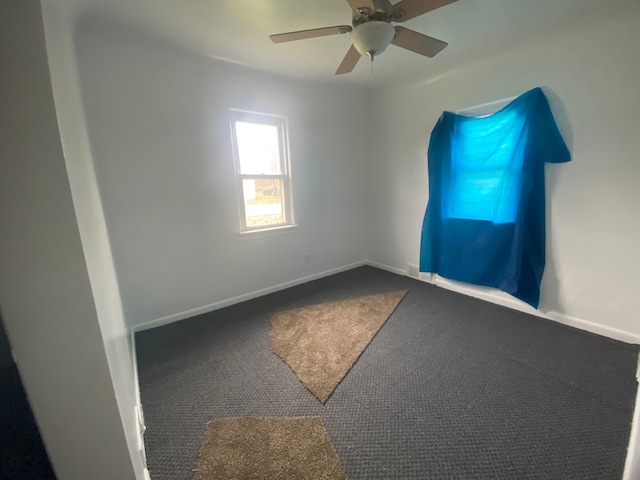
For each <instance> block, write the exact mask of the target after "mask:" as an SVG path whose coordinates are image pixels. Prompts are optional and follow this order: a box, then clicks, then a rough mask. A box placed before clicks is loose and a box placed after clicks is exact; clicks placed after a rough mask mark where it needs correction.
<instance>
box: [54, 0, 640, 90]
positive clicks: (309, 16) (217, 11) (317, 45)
mask: <svg viewBox="0 0 640 480" xmlns="http://www.w3.org/2000/svg"><path fill="white" fill-rule="evenodd" d="M64 1H65V3H66V5H67V6H68V7H69V8H70V9H71V12H72V14H73V16H74V17H75V18H78V19H90V20H91V21H100V22H104V23H106V24H110V25H119V26H120V28H122V27H125V28H132V29H135V30H136V31H138V32H143V33H148V34H149V35H150V36H152V37H153V38H161V39H163V40H164V41H168V42H171V43H175V44H176V45H177V46H180V47H181V48H187V49H188V50H190V51H193V52H195V53H199V54H203V55H206V56H210V57H213V58H220V59H225V60H230V61H233V62H236V63H240V64H245V65H249V66H251V67H254V68H258V69H262V70H268V71H274V72H278V73H281V74H285V75H289V76H294V77H300V78H307V79H309V78H313V79H316V80H321V81H322V80H324V81H331V82H345V83H357V84H367V85H385V84H389V83H391V82H396V81H401V82H403V83H404V82H411V81H418V80H419V81H425V80H427V79H429V78H432V77H435V76H438V75H440V74H442V73H444V72H446V71H447V70H450V69H452V68H456V67H457V66H459V65H461V64H464V63H465V62H470V61H474V60H475V59H477V58H481V57H482V56H486V55H490V54H492V53H495V52H497V51H499V50H500V49H503V48H505V47H506V46H510V45H513V44H516V43H521V42H522V43H524V42H529V41H532V40H535V39H536V38H540V37H543V36H546V35H550V34H553V32H556V31H558V30H560V29H568V28H573V27H574V26H575V25H578V24H581V23H586V22H591V23H594V22H599V21H605V20H606V17H607V16H609V15H621V14H624V12H625V10H626V9H630V8H637V6H638V4H639V3H640V2H639V1H638V0H458V1H457V2H455V3H453V4H450V5H447V6H445V7H442V8H440V9H438V10H435V11H433V12H430V13H428V14H426V15H423V16H421V17H418V18H415V19H412V20H410V21H408V22H405V23H404V24H403V25H404V26H405V27H407V28H412V29H414V30H417V31H419V32H421V33H425V34H427V35H430V36H432V37H436V38H439V39H441V40H444V41H446V42H448V43H449V46H448V47H447V48H446V49H445V50H443V51H442V52H441V53H440V54H439V55H438V56H437V57H435V58H433V59H429V58H425V57H422V56H420V55H417V54H414V53H412V52H408V51H406V50H403V49H401V48H398V47H395V46H394V45H391V46H389V49H388V50H387V51H386V52H384V53H383V54H382V55H380V57H378V58H376V61H375V64H374V68H373V75H372V74H371V66H370V64H369V61H368V59H366V58H362V59H361V60H360V62H359V63H358V65H357V66H356V68H355V70H354V72H352V73H351V74H348V75H342V76H340V77H335V76H334V75H333V74H334V72H335V70H336V68H337V67H338V65H339V64H340V61H341V60H342V57H343V56H344V55H345V53H346V52H347V50H348V48H349V46H350V39H349V35H348V34H346V35H335V36H331V37H322V38H315V39H308V40H301V41H298V42H291V43H283V44H277V45H276V44H273V43H272V42H271V41H270V40H269V35H270V34H273V33H281V32H287V31H293V30H304V29H308V28H317V27H324V26H331V25H345V24H347V25H349V24H350V23H351V10H350V8H349V6H348V4H347V2H346V0H64ZM392 3H397V1H393V0H392Z"/></svg>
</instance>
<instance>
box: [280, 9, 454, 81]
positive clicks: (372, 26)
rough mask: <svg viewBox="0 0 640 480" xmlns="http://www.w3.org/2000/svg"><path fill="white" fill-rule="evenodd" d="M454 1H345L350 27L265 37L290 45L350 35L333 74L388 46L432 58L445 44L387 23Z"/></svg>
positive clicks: (349, 69) (347, 69) (402, 19)
mask: <svg viewBox="0 0 640 480" xmlns="http://www.w3.org/2000/svg"><path fill="white" fill-rule="evenodd" d="M455 1H456V0H401V1H400V2H398V3H396V4H395V5H392V4H391V2H390V1H389V0H347V2H348V3H349V6H350V7H351V9H352V10H353V21H352V26H350V25H337V26H335V27H323V28H313V29H311V30H300V31H297V32H288V33H278V34H275V35H271V36H270V37H269V38H271V40H272V41H273V43H282V42H291V41H293V40H302V39H305V38H315V37H324V36H327V35H337V34H341V33H351V41H352V43H353V44H352V45H351V48H349V51H348V52H347V54H346V55H345V57H344V59H343V60H342V63H341V64H340V66H339V67H338V70H336V75H341V74H343V73H349V72H351V71H352V70H353V69H354V68H355V66H356V64H357V63H358V60H360V57H361V56H362V55H366V56H368V57H369V58H370V59H371V61H372V62H373V58H374V57H375V56H376V55H380V54H381V53H382V52H384V50H385V49H386V48H387V47H388V46H389V44H390V43H393V44H394V45H397V46H398V47H402V48H405V49H407V50H411V51H412V52H415V53H419V54H420V55H424V56H426V57H434V56H435V55H437V54H438V53H439V52H441V51H442V49H444V47H446V46H447V45H448V44H447V43H446V42H443V41H442V40H438V39H436V38H433V37H429V36H427V35H423V34H421V33H418V32H416V31H414V30H410V29H408V28H404V27H401V26H393V25H391V22H404V21H406V20H410V19H412V18H415V17H417V16H419V15H423V14H425V13H427V12H430V11H432V10H435V9H436V8H440V7H443V6H445V5H448V4H449V3H453V2H455Z"/></svg>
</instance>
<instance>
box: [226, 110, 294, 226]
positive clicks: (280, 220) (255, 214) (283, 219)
mask: <svg viewBox="0 0 640 480" xmlns="http://www.w3.org/2000/svg"><path fill="white" fill-rule="evenodd" d="M231 135H232V139H233V156H234V161H235V171H236V186H237V191H238V207H239V211H240V230H241V231H242V232H252V231H259V230H266V229H271V228H278V227H287V226H293V209H292V205H291V172H290V166H289V148H288V140H287V119H286V118H285V117H279V116H275V115H266V114H262V113H254V112H245V111H241V110H231Z"/></svg>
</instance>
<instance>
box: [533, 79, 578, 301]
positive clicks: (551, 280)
mask: <svg viewBox="0 0 640 480" xmlns="http://www.w3.org/2000/svg"><path fill="white" fill-rule="evenodd" d="M542 90H543V92H544V94H545V96H546V97H547V100H548V101H549V106H550V107H551V111H552V112H553V117H554V118H555V120H556V125H557V126H558V130H560V133H561V134H562V138H563V139H564V142H565V143H566V144H567V148H568V149H569V152H571V162H573V161H574V159H573V129H572V127H571V123H570V122H569V115H568V113H567V109H566V107H565V106H564V103H563V102H562V100H561V99H560V97H559V96H558V95H556V94H555V93H554V92H553V91H552V90H551V89H549V87H543V89H542ZM571 162H569V164H568V165H567V164H563V163H560V164H553V163H549V164H547V165H545V189H546V195H545V197H546V198H545V209H546V212H545V218H546V220H545V222H546V238H547V240H546V265H545V270H544V275H543V277H542V285H541V292H540V293H541V294H540V307H539V310H540V311H543V312H550V311H556V312H563V311H564V309H563V306H562V304H561V303H562V295H561V291H560V289H561V285H560V279H559V277H558V273H557V268H556V256H555V250H554V245H553V241H552V239H553V236H554V235H553V230H552V229H553V226H554V225H555V224H554V222H553V211H552V209H551V205H552V199H553V198H554V197H555V195H556V191H557V188H558V174H557V169H558V168H567V167H571Z"/></svg>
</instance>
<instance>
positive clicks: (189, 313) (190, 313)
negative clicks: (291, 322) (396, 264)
mask: <svg viewBox="0 0 640 480" xmlns="http://www.w3.org/2000/svg"><path fill="white" fill-rule="evenodd" d="M366 264H367V262H366V261H362V262H356V263H352V264H349V265H344V266H342V267H337V268H332V269H331V270H326V271H324V272H320V273H316V274H313V275H309V276H306V277H302V278H298V279H295V280H291V281H289V282H284V283H280V284H278V285H274V286H272V287H267V288H263V289H261V290H256V291H254V292H249V293H245V294H244V295H238V296H237V297H233V298H229V299H226V300H221V301H219V302H214V303H211V304H209V305H203V306H202V307H197V308H192V309H190V310H186V311H184V312H179V313H174V314H173V315H167V316H166V317H162V318H157V319H155V320H150V321H148V322H144V323H140V324H138V325H133V326H132V327H131V331H132V332H133V333H135V332H141V331H143V330H148V329H150V328H155V327H160V326H162V325H167V324H169V323H173V322H177V321H179V320H184V319H186V318H190V317H195V316H196V315H201V314H203V313H208V312H212V311H214V310H219V309H221V308H224V307H229V306H231V305H235V304H236V303H241V302H246V301H247V300H251V299H253V298H257V297H262V296H263V295H268V294H270V293H274V292H278V291H280V290H284V289H285V288H290V287H295V286H296V285H300V284H302V283H307V282H310V281H312V280H318V279H319V278H323V277H328V276H329V275H334V274H336V273H340V272H345V271H347V270H351V269H354V268H357V267H362V266H363V265H366ZM400 272H401V273H400V274H401V275H403V274H404V273H405V272H402V271H400ZM395 273H398V272H395Z"/></svg>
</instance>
